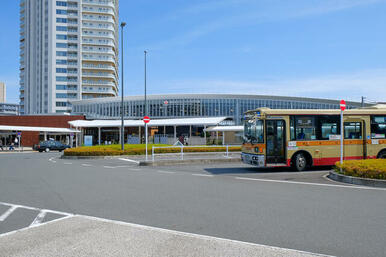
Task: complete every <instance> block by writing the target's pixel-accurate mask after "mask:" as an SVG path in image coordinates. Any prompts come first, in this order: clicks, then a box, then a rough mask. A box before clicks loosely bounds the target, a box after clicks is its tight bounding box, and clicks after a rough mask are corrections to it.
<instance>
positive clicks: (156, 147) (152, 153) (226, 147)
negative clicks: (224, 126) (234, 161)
mask: <svg viewBox="0 0 386 257" xmlns="http://www.w3.org/2000/svg"><path fill="white" fill-rule="evenodd" d="M167 148H169V149H180V151H179V152H175V153H156V152H155V149H167ZM184 148H225V149H224V150H225V151H224V152H188V153H190V154H194V153H196V154H197V153H200V154H210V153H224V157H225V158H229V145H219V146H217V145H216V146H212V145H202V146H199V145H196V146H184V145H176V146H152V148H151V159H152V161H153V162H154V160H155V156H156V155H159V156H160V155H176V154H178V155H180V158H181V160H184V155H185V154H187V152H184Z"/></svg>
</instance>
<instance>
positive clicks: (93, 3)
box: [83, 0, 115, 10]
mask: <svg viewBox="0 0 386 257" xmlns="http://www.w3.org/2000/svg"><path fill="white" fill-rule="evenodd" d="M83 4H87V5H94V6H109V7H112V8H114V10H115V5H114V4H113V3H112V2H111V1H103V2H95V1H90V0H83Z"/></svg>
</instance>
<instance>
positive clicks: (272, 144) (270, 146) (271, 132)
mask: <svg viewBox="0 0 386 257" xmlns="http://www.w3.org/2000/svg"><path fill="white" fill-rule="evenodd" d="M265 126H266V130H265V131H266V138H267V152H266V153H267V154H266V156H267V164H273V163H280V164H282V163H285V159H286V158H285V122H284V120H266V122H265Z"/></svg>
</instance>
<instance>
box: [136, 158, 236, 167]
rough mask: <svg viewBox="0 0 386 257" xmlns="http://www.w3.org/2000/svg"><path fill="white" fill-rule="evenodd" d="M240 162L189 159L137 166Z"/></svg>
mask: <svg viewBox="0 0 386 257" xmlns="http://www.w3.org/2000/svg"><path fill="white" fill-rule="evenodd" d="M231 162H241V159H240V158H224V159H190V160H163V161H154V162H153V161H140V162H139V163H138V165H139V166H172V165H184V164H213V163H231Z"/></svg>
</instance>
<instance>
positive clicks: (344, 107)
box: [340, 100, 346, 112]
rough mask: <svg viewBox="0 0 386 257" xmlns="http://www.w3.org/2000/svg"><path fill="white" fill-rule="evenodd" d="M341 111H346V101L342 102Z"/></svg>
mask: <svg viewBox="0 0 386 257" xmlns="http://www.w3.org/2000/svg"><path fill="white" fill-rule="evenodd" d="M340 109H341V110H342V112H343V111H344V110H345V109H346V101H345V100H341V101H340Z"/></svg>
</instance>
